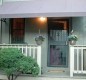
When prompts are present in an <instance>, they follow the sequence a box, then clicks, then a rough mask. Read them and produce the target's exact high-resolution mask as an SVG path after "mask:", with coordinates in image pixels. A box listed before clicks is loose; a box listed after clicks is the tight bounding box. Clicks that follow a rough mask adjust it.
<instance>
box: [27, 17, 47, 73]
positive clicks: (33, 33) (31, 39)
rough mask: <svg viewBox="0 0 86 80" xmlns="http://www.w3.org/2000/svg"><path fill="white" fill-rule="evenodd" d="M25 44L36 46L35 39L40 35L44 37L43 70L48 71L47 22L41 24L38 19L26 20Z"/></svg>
mask: <svg viewBox="0 0 86 80" xmlns="http://www.w3.org/2000/svg"><path fill="white" fill-rule="evenodd" d="M25 21H26V22H25V42H26V43H28V44H36V43H35V37H37V36H38V35H39V29H40V34H41V35H42V36H44V38H45V40H44V42H43V44H42V45H41V46H42V56H43V57H42V68H43V69H44V70H43V71H46V67H47V48H48V36H47V21H46V22H43V23H42V22H40V21H39V20H38V18H29V19H28V18H26V20H25Z"/></svg>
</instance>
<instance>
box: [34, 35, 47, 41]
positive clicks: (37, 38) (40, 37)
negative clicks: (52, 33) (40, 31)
mask: <svg viewBox="0 0 86 80" xmlns="http://www.w3.org/2000/svg"><path fill="white" fill-rule="evenodd" d="M44 39H45V38H44V37H43V36H41V35H40V36H37V37H36V38H35V41H37V40H41V41H44Z"/></svg>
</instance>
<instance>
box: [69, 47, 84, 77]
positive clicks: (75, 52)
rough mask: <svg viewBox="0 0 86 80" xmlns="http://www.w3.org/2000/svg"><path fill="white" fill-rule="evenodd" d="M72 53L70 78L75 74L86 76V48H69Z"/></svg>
mask: <svg viewBox="0 0 86 80" xmlns="http://www.w3.org/2000/svg"><path fill="white" fill-rule="evenodd" d="M69 53H70V77H73V74H74V73H75V74H86V63H85V62H86V60H85V59H86V46H82V45H75V46H69Z"/></svg>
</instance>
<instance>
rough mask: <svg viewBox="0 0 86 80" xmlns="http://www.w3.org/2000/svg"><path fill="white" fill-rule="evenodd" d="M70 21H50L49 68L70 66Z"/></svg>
mask: <svg viewBox="0 0 86 80" xmlns="http://www.w3.org/2000/svg"><path fill="white" fill-rule="evenodd" d="M68 27H69V24H68V19H49V20H48V50H49V51H48V66H52V67H66V66H67V65H68V44H67V36H68V31H69V30H68V29H69V28H68Z"/></svg>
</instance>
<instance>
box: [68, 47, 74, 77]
mask: <svg viewBox="0 0 86 80" xmlns="http://www.w3.org/2000/svg"><path fill="white" fill-rule="evenodd" d="M69 48H70V49H69V53H70V77H73V71H74V47H73V46H70V47H69Z"/></svg>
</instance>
